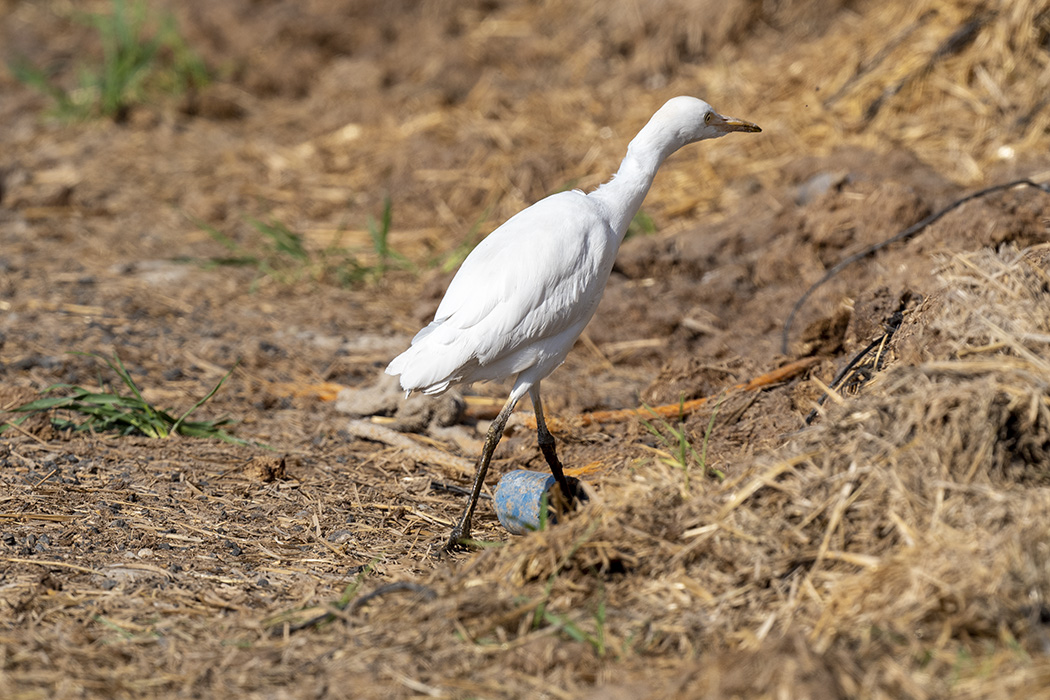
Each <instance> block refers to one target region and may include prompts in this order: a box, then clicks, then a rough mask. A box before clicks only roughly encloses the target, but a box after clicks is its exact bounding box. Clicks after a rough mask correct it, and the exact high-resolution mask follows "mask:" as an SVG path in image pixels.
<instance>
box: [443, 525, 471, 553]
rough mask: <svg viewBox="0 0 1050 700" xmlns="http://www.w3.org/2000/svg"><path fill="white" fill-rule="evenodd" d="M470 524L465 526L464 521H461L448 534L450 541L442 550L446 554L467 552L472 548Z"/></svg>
mask: <svg viewBox="0 0 1050 700" xmlns="http://www.w3.org/2000/svg"><path fill="white" fill-rule="evenodd" d="M469 540H470V525H466V526H464V524H463V523H459V524H458V525H456V526H455V527H454V528H452V532H451V533H450V534H449V536H448V542H446V543H445V546H444V547H443V548H442V550H443V551H444V552H445V554H454V553H455V552H466V551H468V550H470V549H471V546H470V544H469V543H468V542H469Z"/></svg>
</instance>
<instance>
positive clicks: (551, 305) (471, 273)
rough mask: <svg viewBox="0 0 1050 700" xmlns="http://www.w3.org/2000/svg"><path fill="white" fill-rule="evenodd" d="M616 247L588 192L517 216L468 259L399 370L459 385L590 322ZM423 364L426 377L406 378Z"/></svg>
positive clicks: (564, 195)
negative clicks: (475, 372) (466, 374)
mask: <svg viewBox="0 0 1050 700" xmlns="http://www.w3.org/2000/svg"><path fill="white" fill-rule="evenodd" d="M614 246H615V242H614V236H613V234H612V232H611V231H610V230H609V227H608V224H607V223H606V222H605V220H604V218H603V217H602V216H601V212H600V211H599V209H598V208H597V207H596V205H595V204H594V202H593V201H592V200H591V199H589V198H588V197H587V196H586V195H584V194H583V193H582V192H575V191H574V192H561V193H558V194H555V195H551V196H550V197H547V198H546V199H543V200H540V201H539V202H537V203H536V204H534V205H532V206H531V207H529V208H527V209H525V210H523V211H521V212H519V213H518V214H516V215H515V216H513V217H512V218H510V219H509V220H508V221H507V222H506V223H504V224H503V225H502V226H500V227H499V228H498V229H496V230H495V231H493V232H492V233H491V234H489V235H488V236H487V237H486V238H485V239H484V240H483V241H482V242H481V243H480V244H478V246H477V247H476V248H475V249H474V250H473V251H472V252H471V253H470V255H469V256H467V259H466V260H464V262H463V265H462V266H461V267H460V269H459V271H458V272H457V273H456V276H455V277H454V278H453V280H452V282H451V283H450V284H449V287H448V291H446V292H445V296H444V298H443V299H442V301H441V304H440V305H439V306H438V309H437V312H436V313H435V315H434V321H433V322H432V323H431V324H430V325H428V326H427V327H426V328H424V329H423V330H421V331H420V332H419V333H418V334H417V335H416V337H415V338H414V339H413V341H412V345H413V349H416V348H415V346H417V345H419V346H421V347H419V348H418V350H419V353H418V354H416V353H413V355H412V356H409V353H411V349H410V351H408V352H406V353H405V355H406V356H405V357H404V360H403V361H401V362H398V365H397V369H398V370H400V371H401V372H402V382H403V383H404V382H405V381H406V380H408V381H410V383H411V384H413V385H415V386H417V387H418V386H429V384H424V383H423V382H430V383H438V382H442V381H444V380H448V379H451V380H452V381H457V380H458V377H457V376H456V374H457V371H459V370H461V369H462V368H464V367H466V366H468V365H470V364H471V363H473V364H474V365H475V366H477V365H486V364H491V363H494V362H496V361H498V360H500V359H502V358H504V357H506V356H507V355H508V354H511V353H515V352H518V351H520V350H524V349H526V348H528V347H529V346H530V345H532V344H535V343H541V342H542V341H543V340H545V339H549V338H552V337H553V336H556V335H558V334H559V333H561V332H563V331H565V330H567V329H568V328H571V327H572V326H574V325H577V324H580V323H583V322H585V321H586V320H587V319H589V318H590V317H591V315H592V314H593V313H594V309H595V308H596V307H597V305H598V302H599V301H600V299H601V295H602V291H603V290H604V288H605V281H606V279H607V277H608V272H609V268H610V267H611V260H610V256H611V255H614V254H615V248H614ZM581 328H582V326H581ZM573 339H575V338H573ZM424 346H425V348H426V358H425V359H424V358H423V357H422V351H423V347H424ZM410 357H411V359H410ZM398 359H399V360H400V359H401V358H398ZM424 362H425V363H426V364H427V368H426V371H424V372H422V373H419V375H420V376H418V377H417V378H414V379H411V380H410V377H407V376H405V373H406V372H410V373H411V374H412V375H413V376H414V377H415V375H417V373H418V372H417V370H422V369H423V368H422V367H416V368H411V369H410V368H409V365H412V364H416V365H419V364H421V363H424ZM391 369H394V365H392V366H391ZM521 369H522V367H514V368H512V372H517V371H520V370H521ZM406 388H407V385H406Z"/></svg>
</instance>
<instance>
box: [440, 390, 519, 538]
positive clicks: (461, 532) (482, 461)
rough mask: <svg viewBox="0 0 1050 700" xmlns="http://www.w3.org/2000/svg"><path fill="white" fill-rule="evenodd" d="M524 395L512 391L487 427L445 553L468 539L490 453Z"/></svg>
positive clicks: (493, 450)
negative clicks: (467, 497) (464, 505)
mask: <svg viewBox="0 0 1050 700" xmlns="http://www.w3.org/2000/svg"><path fill="white" fill-rule="evenodd" d="M524 393H525V392H524V391H521V392H519V391H518V390H517V389H515V390H514V391H512V392H511V395H510V398H509V399H507V403H505V404H503V408H501V409H500V412H499V415H497V416H496V418H495V420H493V421H492V424H491V425H490V426H489V432H488V434H487V435H485V447H484V448H483V449H482V450H481V456H480V457H479V458H478V467H477V471H476V472H475V473H474V486H473V487H472V488H471V489H470V501H469V502H468V503H467V509H466V510H464V511H463V515H462V516H461V517H460V519H459V522H458V523H457V524H456V526H455V527H454V528H452V534H451V535H449V538H448V544H446V545H445V551H446V552H451V551H453V550H455V549H458V548H460V547H461V544H460V542H461V540H465V539H470V520H471V518H473V517H474V508H475V507H476V506H477V505H478V497H479V496H481V487H482V486H483V485H484V484H485V474H486V473H487V472H488V470H489V463H490V462H491V461H492V453H493V452H495V451H496V445H498V444H499V441H500V438H501V437H503V429H504V428H506V427H507V419H508V418H510V413H511V411H513V410H514V406H515V405H516V404H517V403H518V400H519V399H520V398H521V396H522V394H524Z"/></svg>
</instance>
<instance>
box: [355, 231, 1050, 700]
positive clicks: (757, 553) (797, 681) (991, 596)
mask: <svg viewBox="0 0 1050 700" xmlns="http://www.w3.org/2000/svg"><path fill="white" fill-rule="evenodd" d="M939 279H940V289H939V291H938V292H937V293H936V294H935V295H932V296H931V297H930V298H929V299H928V300H927V301H926V302H925V303H924V304H923V305H922V306H921V307H920V308H918V309H917V310H916V311H914V312H912V313H911V314H910V315H909V317H908V318H907V319H906V321H905V325H904V327H902V329H901V331H900V336H899V337H900V340H899V342H898V343H897V345H896V346H895V347H894V348H893V349H892V350H893V353H894V354H895V356H896V357H897V359H894V360H892V361H891V362H890V363H889V368H888V369H886V370H885V371H884V372H882V373H881V374H880V375H878V376H877V378H876V379H875V380H874V381H873V382H871V383H870V384H869V385H868V386H866V387H865V388H864V389H863V390H862V392H861V393H860V394H859V395H857V396H855V397H850V398H839V400H838V401H837V402H835V403H834V404H833V405H832V407H831V408H830V409H828V410H827V412H826V413H825V414H824V415H823V416H822V417H821V419H820V422H819V424H818V425H816V426H815V427H812V428H809V429H807V430H805V431H804V432H802V433H800V434H798V435H796V436H795V437H793V438H790V439H789V440H788V442H787V443H786V444H785V445H784V446H783V447H782V448H781V449H779V450H777V451H776V452H775V453H774V454H773V455H770V456H767V457H765V458H760V459H758V460H756V461H755V463H753V464H750V465H744V464H739V465H725V466H726V468H727V470H728V471H729V472H730V474H731V476H730V477H729V478H728V479H727V480H726V481H725V482H724V483H721V484H720V483H718V482H716V481H714V480H712V479H704V480H697V479H696V478H694V479H693V480H692V485H691V487H687V486H686V483H685V481H684V480H683V478H682V473H681V472H680V471H679V470H677V469H674V468H671V467H667V466H665V465H663V464H661V463H659V462H651V461H647V462H644V463H639V464H636V466H635V468H634V469H633V470H631V471H630V472H625V473H621V474H620V476H619V477H618V478H616V477H609V478H606V479H605V480H603V482H602V484H601V486H600V489H601V498H599V499H598V500H597V502H596V503H593V504H592V505H590V506H588V507H587V509H586V510H585V511H584V512H583V513H582V514H581V515H580V516H579V517H578V518H576V519H574V520H573V521H571V522H570V523H568V524H564V525H561V526H559V527H557V528H555V529H553V530H551V531H546V532H539V533H534V534H532V535H529V536H527V537H525V538H522V539H514V540H512V541H511V542H510V543H509V544H508V546H506V547H504V548H500V549H496V550H490V551H487V552H484V553H482V554H481V555H479V556H477V557H476V558H475V559H473V560H471V561H461V562H459V565H458V566H456V567H453V568H450V569H447V570H443V571H439V572H437V573H436V574H434V575H432V576H430V577H426V581H425V582H426V584H427V585H428V586H429V587H431V588H432V589H433V590H434V591H436V592H437V593H438V595H437V599H436V600H434V601H429V602H425V603H424V602H421V601H419V600H417V601H414V602H413V601H405V602H400V603H395V602H393V601H390V602H388V603H384V604H382V605H377V606H376V608H377V609H375V610H374V611H370V612H369V614H368V622H367V625H365V626H364V627H361V628H350V629H348V631H347V634H348V636H349V637H350V638H351V639H354V638H356V637H358V635H360V638H361V639H362V640H365V639H368V640H371V641H372V642H373V643H374V642H375V641H376V635H378V636H379V638H380V639H382V640H383V641H382V643H380V645H379V646H380V647H382V648H383V649H384V651H383V652H380V651H379V650H376V651H375V652H366V653H365V657H366V658H368V659H372V660H373V661H374V660H375V659H376V658H378V656H374V655H379V654H389V653H390V652H391V650H392V649H396V650H400V651H401V652H402V653H403V658H401V659H400V660H399V661H403V662H404V663H406V664H409V666H408V667H406V668H404V669H403V672H404V673H405V674H406V675H408V676H411V677H412V678H416V679H419V680H420V681H421V682H422V683H423V684H424V685H427V684H428V683H435V685H436V687H439V688H444V689H446V690H448V689H450V688H456V689H457V690H456V692H462V693H464V694H473V693H477V694H481V695H486V694H505V693H507V692H508V690H509V689H510V687H511V686H510V685H508V684H513V683H516V682H518V681H519V680H520V679H531V680H530V682H531V683H533V684H537V683H538V680H537V679H538V678H539V677H543V678H545V679H546V681H547V682H548V683H554V684H555V685H557V686H558V687H559V688H562V689H564V691H565V693H566V695H565V696H566V697H569V696H572V695H573V693H574V689H576V690H577V691H578V690H580V689H581V687H582V686H585V685H589V684H591V683H597V684H598V685H599V686H600V687H599V689H598V690H596V691H595V694H594V695H593V697H607V696H608V695H606V693H614V691H616V690H617V688H616V687H615V686H618V685H620V683H619V682H618V681H615V680H614V677H613V676H609V677H605V676H603V675H602V669H604V668H607V666H606V665H605V664H604V663H603V659H620V660H621V661H622V662H623V664H624V665H625V666H627V667H628V668H633V669H634V670H635V671H637V672H638V673H643V672H644V668H645V665H646V663H647V662H646V659H647V658H652V659H654V660H658V661H656V663H657V665H658V666H659V667H661V668H662V670H663V672H662V673H660V674H659V677H660V679H661V680H659V682H657V683H656V685H655V686H653V685H650V684H641V683H639V684H637V685H631V684H628V686H627V687H628V689H629V690H626V691H625V690H624V689H623V688H619V691H622V692H624V694H623V695H620V696H617V695H615V694H614V695H613V697H646V698H665V697H700V696H703V697H728V696H731V695H732V694H734V693H736V694H739V696H741V697H760V696H761V697H776V696H779V695H778V693H779V692H782V691H787V692H788V696H791V697H807V696H808V697H857V696H858V695H859V696H863V697H887V698H889V697H894V698H897V697H938V696H944V695H945V694H949V693H950V694H951V695H952V696H953V697H1032V696H1033V695H1032V693H1034V692H1036V691H1037V690H1040V689H1044V688H1045V683H1046V679H1047V677H1048V674H1050V662H1048V661H1047V660H1046V656H1045V654H1047V652H1048V651H1050V635H1048V630H1047V628H1046V620H1047V619H1048V618H1050V607H1048V605H1047V602H1046V600H1047V596H1048V595H1050V576H1048V574H1050V549H1048V548H1047V538H1046V533H1047V523H1050V493H1048V492H1047V491H1046V489H1045V488H1033V486H1045V485H1046V484H1047V483H1048V482H1050V360H1048V359H1047V357H1048V354H1050V353H1048V352H1047V350H1048V344H1050V304H1047V303H1046V302H1047V298H1048V294H1050V246H1046V245H1044V246H1042V247H1040V248H1033V249H1029V250H1026V251H1018V250H1016V249H1014V248H1011V247H1009V246H1007V247H1004V248H1003V249H1002V250H1000V251H998V252H993V251H991V250H988V249H985V250H981V251H976V252H972V253H966V254H958V255H955V256H952V257H951V258H949V259H947V260H945V262H944V264H943V266H942V268H941V270H940V273H939ZM909 348H911V349H909ZM900 356H909V357H912V358H914V359H913V360H912V361H903V360H901V359H899V357H900ZM716 425H717V424H716ZM716 429H717V428H716ZM406 606H407V607H406ZM406 616H411V617H412V619H414V620H417V622H416V629H415V632H414V634H413V635H412V638H411V639H409V638H406V637H405V636H404V635H403V633H402V634H399V633H398V632H395V631H394V630H397V629H398V627H397V626H396V625H395V620H397V619H399V618H401V619H403V618H404V617H406ZM450 624H451V627H452V629H453V630H455V632H450V629H449V628H450ZM384 630H387V631H386V632H384ZM450 633H454V634H455V635H456V636H458V637H460V638H462V639H464V640H467V641H471V642H473V644H472V645H470V646H468V647H464V646H460V645H452V646H450V645H447V644H446V643H444V640H445V639H447V636H448V635H449V634H450ZM573 640H575V641H573ZM588 647H590V648H588ZM628 649H630V650H631V652H632V653H628ZM497 651H498V654H497V655H496V658H498V659H500V660H499V662H498V663H495V664H494V663H491V661H495V658H494V657H493V653H494V652H497ZM621 657H622V658H621ZM384 658H385V659H387V660H388V661H389V659H390V657H389V656H386V657H384ZM424 659H426V660H427V661H423V660H424ZM675 659H679V661H674V660H675ZM694 659H699V660H698V661H696V660H694ZM971 659H979V662H971V661H970V660H971ZM413 660H414V661H413ZM490 660H491V661H490ZM348 661H349V660H348ZM361 662H362V663H364V661H363V660H361ZM670 667H675V668H677V670H676V671H675V672H670V671H669V668H670ZM362 670H363V667H362ZM622 671H623V669H622V668H621V670H620V671H618V673H622ZM618 677H619V676H618ZM625 677H627V678H633V677H635V676H634V675H633V674H628V675H627V676H625ZM451 678H458V679H459V680H458V681H455V682H453V681H451V680H450V679H451ZM468 679H469V680H468ZM603 683H609V684H611V685H609V686H608V687H604V688H603V687H601V686H603ZM514 687H517V689H518V690H517V691H516V692H512V693H511V694H512V695H517V694H519V693H524V688H523V687H522V686H514ZM529 687H531V688H533V690H538V689H539V685H533V686H529ZM543 687H545V688H546V687H549V686H547V685H546V683H544V684H543ZM705 693H706V695H705ZM760 693H761V695H760ZM524 694H527V693H524Z"/></svg>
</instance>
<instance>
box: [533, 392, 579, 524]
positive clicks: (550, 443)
mask: <svg viewBox="0 0 1050 700" xmlns="http://www.w3.org/2000/svg"><path fill="white" fill-rule="evenodd" d="M529 397H531V398H532V410H533V411H535V412H536V440H537V442H539V444H540V452H542V453H543V458H544V459H545V460H547V466H549V467H550V468H551V474H553V475H554V479H555V481H557V482H558V485H559V486H561V492H562V493H563V494H564V495H565V502H566V504H567V505H570V506H571V505H572V502H573V497H574V494H575V491H574V489H573V488H572V487H570V486H569V480H568V479H566V478H565V470H564V468H562V466H561V461H560V460H559V459H558V453H557V452H555V450H554V436H553V435H551V431H549V430H547V421H545V420H544V419H543V401H541V400H540V385H539V383H536V385H535V386H533V387H532V388H530V389H529Z"/></svg>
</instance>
